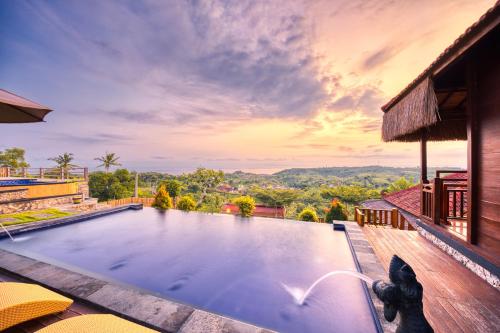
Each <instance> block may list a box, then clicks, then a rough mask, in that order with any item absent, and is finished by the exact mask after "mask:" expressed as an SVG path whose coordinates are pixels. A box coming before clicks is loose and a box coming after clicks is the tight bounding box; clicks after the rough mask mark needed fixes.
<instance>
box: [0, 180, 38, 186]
mask: <svg viewBox="0 0 500 333" xmlns="http://www.w3.org/2000/svg"><path fill="white" fill-rule="evenodd" d="M38 184H47V182H42V181H39V180H38V179H29V178H26V179H24V178H22V179H2V180H0V186H17V185H38Z"/></svg>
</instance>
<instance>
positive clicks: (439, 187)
mask: <svg viewBox="0 0 500 333" xmlns="http://www.w3.org/2000/svg"><path fill="white" fill-rule="evenodd" d="M442 192H443V180H442V179H441V178H437V177H436V178H434V186H433V196H432V199H433V201H432V220H433V222H434V223H435V224H439V222H440V220H441V202H442V201H443V195H442Z"/></svg>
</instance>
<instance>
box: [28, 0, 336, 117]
mask: <svg viewBox="0 0 500 333" xmlns="http://www.w3.org/2000/svg"><path fill="white" fill-rule="evenodd" d="M305 6H306V5H305V4H303V3H302V2H301V1H293V2H290V3H288V4H287V6H285V7H283V6H282V5H281V4H280V3H277V2H276V3H274V2H267V1H253V0H247V1H237V2H234V3H232V4H231V5H228V4H226V3H225V1H187V2H175V3H170V2H168V3H162V2H146V3H141V4H137V3H134V2H131V3H126V2H100V1H99V2H92V3H91V4H90V3H88V2H81V3H78V2H77V3H74V2H63V3H59V4H57V5H56V4H52V5H48V4H44V5H43V6H42V5H41V4H38V3H29V4H26V7H27V8H26V9H27V11H29V12H30V14H32V16H33V19H32V21H31V22H30V23H31V24H30V27H32V28H33V29H38V30H39V31H37V32H35V33H36V34H40V35H44V36H51V38H50V39H46V40H45V41H44V43H46V44H47V48H48V49H50V50H51V52H50V54H51V55H52V56H53V57H56V58H64V59H65V61H66V62H68V61H69V62H70V63H69V64H68V66H70V67H71V68H72V70H75V69H76V68H78V69H79V70H80V71H82V69H83V72H82V75H85V76H86V77H87V78H88V79H90V80H93V81H96V82H99V84H104V82H111V83H112V84H113V86H114V89H120V90H123V91H122V93H121V94H122V95H127V100H128V99H131V98H132V99H135V100H137V102H139V101H141V102H144V101H146V100H147V104H149V107H150V108H153V109H161V112H158V113H156V114H153V115H152V114H147V115H145V114H141V113H138V112H135V111H127V110H122V109H120V110H119V111H117V112H119V113H123V114H121V115H120V114H114V113H113V112H111V115H112V116H115V117H117V118H121V119H123V120H128V121H136V122H139V123H155V122H157V121H158V122H159V123H164V122H165V121H171V120H173V121H175V122H178V123H183V122H192V121H198V122H201V121H203V120H204V118H205V117H211V119H241V118H248V117H260V118H275V117H281V118H307V117H309V116H311V115H313V114H315V113H316V112H317V111H318V108H319V107H320V106H321V105H322V104H323V103H324V102H325V100H326V99H327V97H328V96H327V93H326V92H325V89H324V84H323V82H322V78H321V73H320V72H319V68H318V64H317V59H316V58H315V55H314V53H313V50H312V46H311V39H310V35H311V31H312V25H313V22H311V20H306V19H305V18H304V17H303V13H304V11H305ZM89 15H91V16H92V25H89V24H88V19H87V17H88V16H89ZM110 15H112V17H113V19H112V20H110V19H109V17H110ZM96 36H98V37H96ZM40 38H43V36H40ZM122 102H125V101H122ZM113 104H115V105H116V104H121V103H120V101H115V102H114V103H113ZM137 104H139V105H136V107H129V108H127V109H140V107H142V106H143V105H140V103H137ZM143 104H144V103H143ZM165 105H173V106H174V107H172V108H169V107H164V106H165ZM199 105H212V107H213V109H212V110H210V109H202V108H199ZM120 106H121V107H123V105H120ZM228 110H230V111H231V112H227V111H228ZM207 111H211V113H209V112H207ZM166 119H167V120H166Z"/></svg>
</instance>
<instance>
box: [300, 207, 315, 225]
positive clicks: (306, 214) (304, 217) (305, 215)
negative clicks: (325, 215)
mask: <svg viewBox="0 0 500 333" xmlns="http://www.w3.org/2000/svg"><path fill="white" fill-rule="evenodd" d="M298 219H299V220H300V221H308V222H318V221H319V218H318V214H316V211H315V210H314V208H312V207H306V208H304V209H303V210H302V211H301V212H300V213H299V216H298Z"/></svg>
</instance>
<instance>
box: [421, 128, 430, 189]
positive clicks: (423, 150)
mask: <svg viewBox="0 0 500 333" xmlns="http://www.w3.org/2000/svg"><path fill="white" fill-rule="evenodd" d="M420 173H421V174H420V180H421V181H422V184H426V183H427V182H428V180H427V133H426V132H425V129H424V130H423V131H422V137H421V139H420Z"/></svg>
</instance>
